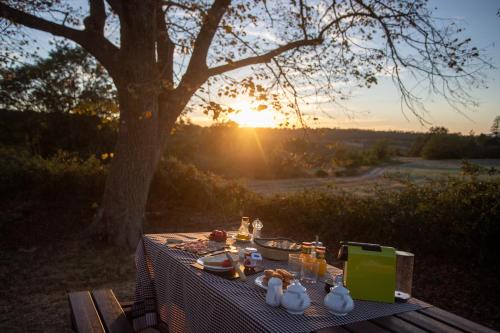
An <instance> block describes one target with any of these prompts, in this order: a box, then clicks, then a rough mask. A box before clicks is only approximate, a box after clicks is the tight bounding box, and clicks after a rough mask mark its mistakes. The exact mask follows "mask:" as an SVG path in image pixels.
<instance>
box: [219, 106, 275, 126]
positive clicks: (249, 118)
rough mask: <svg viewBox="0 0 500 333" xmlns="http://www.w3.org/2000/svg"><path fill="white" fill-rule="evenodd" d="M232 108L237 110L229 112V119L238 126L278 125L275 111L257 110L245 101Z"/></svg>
mask: <svg viewBox="0 0 500 333" xmlns="http://www.w3.org/2000/svg"><path fill="white" fill-rule="evenodd" d="M233 108H234V109H235V110H239V112H235V113H232V114H230V115H229V119H230V120H232V121H234V122H236V123H238V125H240V127H277V126H278V125H279V120H278V119H277V117H276V113H275V112H273V111H271V110H269V109H265V110H262V111H257V110H256V108H255V107H252V105H250V104H249V103H247V102H246V101H242V102H239V103H237V104H235V105H233Z"/></svg>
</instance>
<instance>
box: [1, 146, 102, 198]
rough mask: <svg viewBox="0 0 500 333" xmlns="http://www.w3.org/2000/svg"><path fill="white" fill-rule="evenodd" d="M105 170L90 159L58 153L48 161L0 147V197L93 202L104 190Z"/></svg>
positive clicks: (23, 152) (21, 151) (94, 159)
mask: <svg viewBox="0 0 500 333" xmlns="http://www.w3.org/2000/svg"><path fill="white" fill-rule="evenodd" d="M105 176H106V167H105V165H103V164H102V163H101V161H99V160H98V159H97V158H95V157H93V156H91V157H89V158H87V159H81V158H79V157H77V156H75V155H74V154H70V153H67V152H64V151H58V152H57V153H56V154H55V155H54V156H52V157H50V158H43V157H41V156H39V155H32V154H30V153H28V152H27V151H26V150H22V149H15V148H11V147H9V148H7V147H0V196H1V197H2V198H6V197H13V196H17V195H22V196H24V197H41V198H44V199H58V198H59V199H62V200H66V199H68V198H70V199H71V198H75V197H78V198H90V197H93V198H96V197H99V196H100V193H101V192H102V190H103V187H104V180H105Z"/></svg>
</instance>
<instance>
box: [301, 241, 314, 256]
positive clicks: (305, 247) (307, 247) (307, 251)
mask: <svg viewBox="0 0 500 333" xmlns="http://www.w3.org/2000/svg"><path fill="white" fill-rule="evenodd" d="M311 250H312V243H311V242H302V252H301V254H300V259H302V260H309V259H311Z"/></svg>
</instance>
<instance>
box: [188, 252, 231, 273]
mask: <svg viewBox="0 0 500 333" xmlns="http://www.w3.org/2000/svg"><path fill="white" fill-rule="evenodd" d="M219 257H220V258H221V259H223V260H225V259H224V258H226V254H225V253H223V254H219V255H216V256H206V257H201V258H199V259H198V260H196V263H198V264H199V265H202V266H203V268H204V269H206V270H209V271H214V272H229V271H230V270H232V269H233V266H229V267H221V266H210V265H205V261H204V259H206V258H210V259H214V258H219ZM226 259H227V258H226ZM233 259H234V256H233ZM236 260H237V259H236Z"/></svg>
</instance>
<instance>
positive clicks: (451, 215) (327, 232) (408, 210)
mask: <svg viewBox="0 0 500 333" xmlns="http://www.w3.org/2000/svg"><path fill="white" fill-rule="evenodd" d="M499 202H500V181H498V180H496V181H487V182H485V181H478V180H476V179H462V178H450V179H443V180H439V181H434V182H432V183H430V184H427V185H418V186H417V185H415V184H413V183H406V186H405V187H404V189H402V190H401V191H387V190H386V189H383V188H374V193H373V195H372V196H365V197H361V196H357V195H355V194H350V193H346V192H340V193H335V194H334V193H325V192H310V191H306V192H302V193H297V194H292V195H289V196H275V197H273V198H270V199H265V200H261V201H260V202H259V203H258V204H256V206H255V207H254V211H253V213H254V214H253V215H255V216H260V217H261V218H262V219H263V221H264V224H265V225H266V229H267V230H273V231H274V232H275V233H277V234H280V235H290V236H292V237H296V238H297V239H298V240H304V239H313V238H314V236H315V235H320V238H321V239H322V240H323V241H324V242H325V243H326V244H338V242H339V241H341V240H351V241H363V242H374V243H380V244H386V245H392V246H395V247H397V248H400V249H404V250H408V251H412V252H414V253H416V254H417V255H419V256H421V255H430V254H433V255H440V256H446V257H448V258H449V259H450V260H461V259H463V258H468V260H471V261H473V262H481V263H483V264H484V263H487V262H490V263H491V262H495V261H496V260H497V253H498V251H500V243H499V242H498V239H500V206H499V205H498V203H499Z"/></svg>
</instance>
